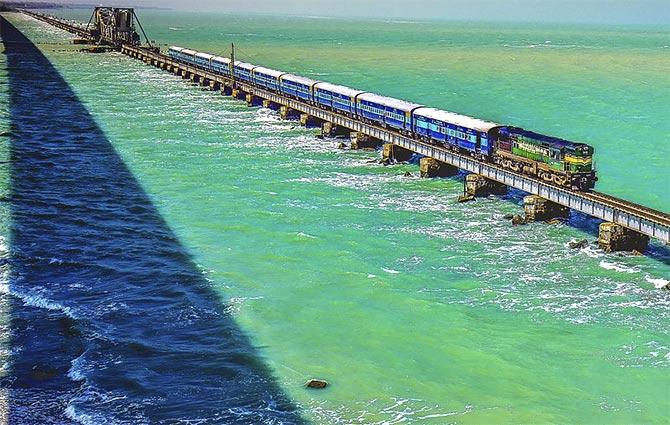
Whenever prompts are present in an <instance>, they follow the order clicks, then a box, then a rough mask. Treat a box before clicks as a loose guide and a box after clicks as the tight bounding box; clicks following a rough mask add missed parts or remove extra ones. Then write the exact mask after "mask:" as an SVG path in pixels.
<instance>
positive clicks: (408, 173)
mask: <svg viewBox="0 0 670 425" xmlns="http://www.w3.org/2000/svg"><path fill="white" fill-rule="evenodd" d="M403 176H405V177H412V173H410V172H409V171H405V174H403Z"/></svg>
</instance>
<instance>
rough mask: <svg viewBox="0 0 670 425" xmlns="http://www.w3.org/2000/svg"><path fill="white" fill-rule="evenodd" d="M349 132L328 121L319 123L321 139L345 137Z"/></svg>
mask: <svg viewBox="0 0 670 425" xmlns="http://www.w3.org/2000/svg"><path fill="white" fill-rule="evenodd" d="M350 132H351V130H349V129H348V128H346V127H342V126H341V125H337V124H333V123H332V122H329V121H324V122H323V123H321V137H337V136H347V135H348V134H349V133H350Z"/></svg>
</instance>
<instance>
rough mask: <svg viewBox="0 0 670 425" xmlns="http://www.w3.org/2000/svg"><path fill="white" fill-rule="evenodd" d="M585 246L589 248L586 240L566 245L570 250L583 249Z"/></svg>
mask: <svg viewBox="0 0 670 425" xmlns="http://www.w3.org/2000/svg"><path fill="white" fill-rule="evenodd" d="M587 246H589V241H587V240H586V239H582V240H581V241H575V242H570V243H568V247H569V248H570V249H584V248H586V247H587Z"/></svg>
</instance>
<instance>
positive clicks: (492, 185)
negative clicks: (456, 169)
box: [458, 174, 507, 202]
mask: <svg viewBox="0 0 670 425" xmlns="http://www.w3.org/2000/svg"><path fill="white" fill-rule="evenodd" d="M506 193H507V186H505V185H504V184H502V183H499V182H497V181H495V180H491V179H487V178H486V177H484V176H481V175H479V174H468V175H467V176H465V193H464V194H463V195H462V196H460V197H459V198H458V201H459V202H466V201H472V200H473V199H475V198H477V197H483V196H489V195H504V194H506Z"/></svg>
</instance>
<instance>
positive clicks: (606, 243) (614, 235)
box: [598, 222, 649, 253]
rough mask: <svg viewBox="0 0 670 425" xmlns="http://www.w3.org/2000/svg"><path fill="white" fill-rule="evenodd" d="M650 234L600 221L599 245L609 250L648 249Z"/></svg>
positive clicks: (643, 250)
mask: <svg viewBox="0 0 670 425" xmlns="http://www.w3.org/2000/svg"><path fill="white" fill-rule="evenodd" d="M648 244H649V236H647V235H643V234H642V233H638V232H636V231H634V230H631V229H629V228H627V227H623V226H622V225H620V224H616V223H609V222H605V223H600V227H599V229H598V245H600V247H601V248H602V249H604V250H605V251H607V252H615V251H637V252H640V253H643V252H645V251H646V250H647V245H648Z"/></svg>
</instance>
